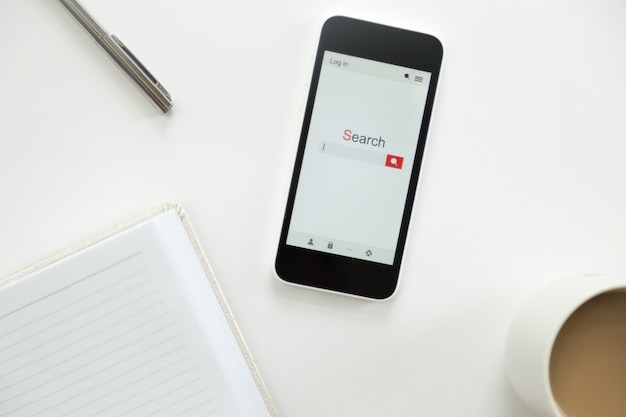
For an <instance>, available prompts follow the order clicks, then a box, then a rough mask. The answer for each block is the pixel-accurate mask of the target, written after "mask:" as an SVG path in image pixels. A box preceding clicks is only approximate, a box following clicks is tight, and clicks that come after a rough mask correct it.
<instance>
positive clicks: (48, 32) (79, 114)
mask: <svg viewBox="0 0 626 417" xmlns="http://www.w3.org/2000/svg"><path fill="white" fill-rule="evenodd" d="M84 5H85V6H86V7H87V8H88V9H89V10H90V11H91V12H93V14H94V15H95V16H97V18H98V20H99V21H100V22H101V23H102V24H103V25H104V26H105V27H106V28H107V29H109V30H110V31H111V32H112V33H114V34H116V35H118V36H119V37H120V38H121V39H122V40H123V41H124V42H125V43H126V44H127V45H128V46H129V47H130V48H131V49H132V50H133V51H134V52H135V53H136V55H137V56H139V58H140V59H141V60H142V61H144V63H145V64H146V65H147V66H148V68H150V70H151V71H152V72H153V73H154V75H155V76H157V78H159V79H161V81H162V82H163V84H164V85H165V86H166V88H167V89H168V90H169V91H170V92H171V94H172V96H173V97H174V100H175V108H174V109H173V110H172V111H171V113H170V114H168V115H167V116H162V115H159V113H158V112H157V110H156V109H155V108H153V107H152V105H151V104H150V103H149V102H148V101H147V100H146V99H145V98H144V97H143V96H142V95H141V94H139V93H138V91H137V90H136V89H135V88H134V87H133V86H132V84H131V83H130V82H129V81H128V80H127V79H126V78H125V76H124V75H123V74H122V73H121V72H120V71H119V70H118V69H117V68H116V67H115V66H114V65H113V64H112V63H111V62H110V60H109V59H108V58H107V57H106V56H105V54H104V53H103V52H102V51H101V50H99V48H97V47H96V46H95V44H94V43H93V41H91V40H90V39H89V38H88V37H87V36H86V34H85V33H84V32H83V30H82V29H81V28H79V26H78V25H77V24H76V23H75V22H74V21H73V20H72V19H71V18H70V17H69V15H68V14H67V13H66V12H65V11H64V10H63V8H62V7H61V6H60V4H59V3H58V2H55V1H52V0H46V1H44V0H23V1H13V2H9V1H7V0H4V1H1V2H0V45H1V48H0V51H2V55H1V58H0V59H1V65H0V75H1V77H2V98H1V99H0V193H2V194H1V195H2V204H0V222H1V223H0V275H6V274H9V273H11V272H13V271H15V270H17V269H20V268H22V267H25V266H27V265H29V264H30V263H32V262H35V261H37V260H39V259H41V258H43V257H45V256H47V255H50V254H51V253H54V252H56V251H58V250H60V249H63V248H65V247H67V246H69V245H72V244H74V243H76V242H78V241H80V240H81V239H83V238H87V237H89V236H92V235H93V234H95V233H96V232H99V231H101V230H103V229H105V228H107V227H109V226H113V225H116V224H117V223H118V222H120V221H123V220H126V219H128V218H130V217H133V216H135V215H136V214H139V213H141V212H142V211H144V210H146V209H148V208H151V207H153V206H155V205H157V204H160V203H162V202H164V201H166V200H178V201H180V202H182V203H183V204H184V206H185V207H186V209H187V211H188V212H189V214H190V216H191V219H192V221H193V223H194V225H195V227H196V229H197V231H198V234H199V237H200V240H201V242H202V244H203V246H204V249H205V250H206V252H207V253H208V256H209V258H210V260H211V262H212V264H213V267H214V269H215V271H216V273H217V274H218V277H219V279H220V281H221V283H222V286H223V289H224V292H225V294H226V297H227V298H228V300H229V303H230V305H231V307H232V310H233V312H234V314H235V316H236V318H237V319H238V322H239V325H240V327H241V330H242V332H243V333H244V335H245V337H246V340H247V342H248V344H249V346H250V349H251V350H252V352H253V354H254V356H255V358H256V360H257V362H258V365H259V368H260V370H261V373H262V374H263V376H264V378H265V380H266V382H267V385H268V387H269V389H270V391H271V393H272V394H273V396H274V399H275V401H276V404H277V406H278V409H279V411H280V412H281V414H282V415H283V416H298V417H318V416H325V417H328V416H341V417H345V416H360V417H370V416H372V417H373V416H382V415H386V416H429V417H450V416H479V417H502V416H514V417H528V416H530V414H529V412H528V411H527V410H526V408H525V407H524V406H523V405H522V404H521V403H520V402H519V400H518V399H517V398H516V397H515V395H514V393H513V392H512V390H511V388H510V386H509V383H508V381H507V379H506V374H505V370H504V364H503V341H504V337H505V333H506V328H507V324H508V322H509V319H510V317H511V314H512V313H513V311H514V309H515V307H516V305H517V304H518V303H519V302H520V301H521V299H522V298H523V297H524V295H526V294H527V293H529V292H530V291H532V290H533V289H535V288H537V287H538V286H540V285H541V284H542V283H544V282H546V281H548V280H550V279H552V278H553V277H556V276H561V275H565V274H571V273H578V272H606V273H616V274H626V256H625V253H626V215H625V213H626V186H625V182H626V165H625V164H626V117H624V114H625V110H626V82H624V74H626V48H625V47H624V44H625V41H626V25H625V24H624V22H626V3H624V2H623V0H578V1H548V2H547V1H544V0H541V1H540V0H530V1H525V2H517V3H513V2H501V1H493V0H476V1H471V2H468V1H461V0H442V1H434V0H429V1H425V0H412V1H399V0H389V1H385V2H381V1H367V0H366V1H363V0H359V1H356V0H350V1H349V0H333V1H330V0H318V1H315V2H312V1H311V2H308V3H304V2H299V1H293V2H288V1H279V0H275V1H270V2H263V3H261V2H253V1H249V2H238V1H231V2H227V1H213V2H210V1H190V0H179V1H162V0H156V1H155V0H153V1H148V0H124V1H123V0H110V1H106V2H105V1H96V0H84ZM334 14H344V15H350V16H354V17H359V18H364V19H369V20H375V21H379V22H382V23H386V24H391V25H396V26H401V27H405V28H409V29H414V30H418V31H423V32H426V33H431V34H433V35H436V36H437V37H438V38H439V39H440V40H441V41H442V43H443V45H444V48H445V52H444V62H443V70H442V73H441V79H440V85H439V93H438V97H437V100H436V105H435V110H434V114H433V120H432V123H431V129H430V135H429V146H428V148H427V151H426V155H425V163H424V166H423V173H422V178H421V185H420V189H419V192H418V197H417V201H416V206H415V216H414V222H413V226H412V231H411V234H410V237H409V242H408V248H407V253H406V260H405V265H404V275H403V278H402V280H401V282H400V289H399V291H398V293H397V295H396V297H395V298H393V299H392V300H391V301H388V302H368V301H362V300H357V299H351V298H347V297H342V296H338V295H330V294H326V293H321V292H315V291H311V290H304V289H300V288H295V287H290V286H287V285H285V284H282V283H280V282H278V281H276V280H275V279H274V278H273V277H272V273H271V270H272V259H273V256H274V250H275V242H276V240H277V236H278V230H279V227H280V222H281V215H282V210H283V205H284V202H285V198H286V194H287V188H288V181H289V175H290V172H291V168H292V163H293V157H294V155H295V147H296V142H297V137H298V133H299V127H300V123H301V118H302V112H303V106H304V103H305V99H306V91H307V84H308V79H309V77H310V70H311V66H312V62H313V56H314V52H315V47H316V43H317V37H318V34H319V30H320V28H321V25H322V23H323V21H324V20H325V19H326V18H327V17H329V16H331V15H334Z"/></svg>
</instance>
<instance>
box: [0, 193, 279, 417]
mask: <svg viewBox="0 0 626 417" xmlns="http://www.w3.org/2000/svg"><path fill="white" fill-rule="evenodd" d="M277 415H278V414H277V411H276V409H275V407H274V405H273V402H272V400H271V398H270V396H269V394H268V391H267V389H266V387H265V385H264V383H263V381H262V379H261V377H260V375H259V372H258V370H257V367H256V366H255V363H254V361H253V359H252V356H251V355H250V353H249V351H248V348H247V347H246V345H245V342H244V340H243V338H242V336H241V334H240V332H239V330H238V328H237V325H236V323H235V321H234V319H233V316H232V314H231V312H230V310H229V308H228V305H227V304H226V301H225V299H224V297H223V295H222V292H221V290H220V288H219V285H218V282H217V280H216V277H215V275H214V274H213V272H212V270H211V267H210V265H209V263H208V262H207V259H206V257H205V256H204V254H203V252H202V250H201V248H200V246H199V244H198V240H197V238H196V235H195V234H194V232H193V229H192V227H191V224H190V223H189V220H188V216H187V215H186V214H185V212H184V210H183V209H182V207H181V206H180V205H177V204H169V205H165V206H162V207H159V208H158V209H155V210H153V211H151V212H150V213H147V214H145V215H144V216H141V218H139V219H136V220H135V221H132V222H129V223H127V224H125V225H121V226H119V227H117V228H115V229H113V230H110V231H108V232H106V233H104V234H102V235H100V236H97V237H95V238H93V239H92V240H90V241H88V242H84V243H82V244H80V245H78V246H77V247H75V248H72V249H69V250H67V251H65V252H63V253H61V254H58V255H56V256H54V257H53V258H50V259H47V260H45V261H43V262H41V263H39V264H36V265H33V266H31V267H30V268H28V269H26V270H25V271H22V272H20V273H17V274H14V275H12V276H9V277H6V278H4V279H2V280H0V417H27V416H28V417H36V416H42V417H55V416H64V417H72V416H76V417H78V416H80V417H90V416H92V417H96V416H107V417H109V416H115V417H122V416H132V417H142V416H150V417H175V416H176V417H177V416H185V417H207V416H211V417H235V416H236V417H239V416H246V417H247V416H255V417H256V416H272V417H274V416H277Z"/></svg>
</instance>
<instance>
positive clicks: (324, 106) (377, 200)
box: [286, 50, 431, 265]
mask: <svg viewBox="0 0 626 417" xmlns="http://www.w3.org/2000/svg"><path fill="white" fill-rule="evenodd" d="M430 82H431V73H429V72H426V71H420V70H416V69H413V68H405V67H402V66H398V65H394V64H389V63H384V62H379V61H374V60H370V59H364V58H360V57H356V56H351V55H346V54H341V53H337V52H333V51H329V50H325V51H324V54H323V62H322V65H321V70H320V76H319V82H318V85H317V91H316V96H315V101H314V104H313V110H312V114H311V121H310V125H309V129H308V135H307V140H306V145H305V149H304V156H303V160H302V166H301V171H300V176H299V181H298V185H297V189H296V193H295V199H294V205H293V211H292V216H291V221H290V223H289V227H288V231H287V239H286V244H287V245H290V246H295V247H299V248H304V249H309V250H314V251H319V252H326V253H332V254H336V255H341V256H345V257H349V258H356V259H361V260H365V261H371V262H376V263H380V264H385V265H392V264H393V263H394V258H395V254H396V249H397V246H398V239H399V235H400V229H401V224H402V219H403V215H404V213H405V206H406V204H407V193H408V189H409V183H410V181H411V174H412V170H413V166H414V163H415V156H416V150H417V146H418V140H419V137H420V128H421V126H422V118H423V116H424V109H425V106H426V99H427V96H428V90H429V85H430Z"/></svg>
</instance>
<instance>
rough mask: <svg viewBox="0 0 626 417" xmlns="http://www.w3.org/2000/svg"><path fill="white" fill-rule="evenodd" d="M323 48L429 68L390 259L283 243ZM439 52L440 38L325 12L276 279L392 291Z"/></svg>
mask: <svg viewBox="0 0 626 417" xmlns="http://www.w3.org/2000/svg"><path fill="white" fill-rule="evenodd" d="M327 50H328V51H332V52H337V53H342V54H346V55H352V56H356V57H360V58H365V59H371V60H375V61H380V62H385V63H389V64H394V65H400V66H403V67H408V68H414V69H418V70H422V71H428V72H430V73H431V82H430V85H429V89H428V95H427V99H426V106H425V109H424V117H423V119H422V125H421V128H420V134H419V138H418V145H417V149H416V153H415V162H414V165H413V169H412V172H411V180H410V183H409V187H408V191H407V198H406V203H405V207H404V212H403V215H402V222H401V226H400V233H399V236H398V242H397V246H396V252H395V256H394V261H393V264H392V265H385V264H380V263H376V262H370V261H365V260H360V259H356V258H350V257H345V256H340V255H337V254H332V253H326V252H319V251H315V250H310V249H304V248H300V247H295V246H289V245H287V244H286V239H287V232H288V229H289V224H290V222H291V215H292V210H293V206H294V201H295V195H296V191H297V186H298V181H299V177H300V171H301V167H302V161H303V157H304V149H305V146H306V141H307V137H308V130H309V126H310V123H311V116H312V112H313V104H314V101H315V96H316V93H317V86H318V83H319V77H320V73H321V67H322V59H323V56H324V52H325V51H327ZM412 51H414V52H412ZM442 57H443V47H442V45H441V42H439V40H438V39H437V38H435V37H434V36H431V35H427V34H423V33H419V32H413V31H408V30H404V29H400V28H395V27H391V26H385V25H380V24H377V23H371V22H366V21H363V20H358V19H353V18H348V17H344V16H334V17H331V18H329V19H328V20H327V21H326V22H325V23H324V26H323V27H322V31H321V35H320V40H319V44H318V48H317V53H316V58H315V65H314V69H313V75H312V77H311V85H310V88H309V94H308V98H307V105H306V108H305V115H304V120H303V123H302V130H301V133H300V140H299V144H298V150H297V154H296V161H295V165H294V169H293V176H292V180H291V184H290V190H289V195H288V199H287V206H286V209H285V216H284V219H283V225H282V230H281V236H280V241H279V245H278V251H277V255H276V262H275V265H274V266H275V271H276V274H277V276H278V277H279V278H280V279H282V280H284V281H286V282H289V283H292V284H297V285H304V286H308V287H313V288H318V289H323V290H328V291H333V292H339V293H345V294H350V295H354V296H359V297H366V298H372V299H385V298H389V297H391V296H392V295H393V294H394V292H395V290H396V288H397V284H398V279H399V274H400V267H401V263H402V257H403V254H404V249H405V244H406V237H407V234H408V229H409V223H410V219H411V213H412V211H413V204H414V200H415V194H416V191H417V183H418V178H419V173H420V169H421V165H422V157H423V154H424V149H425V145H426V136H427V133H428V126H429V124H430V118H431V113H432V108H433V104H434V97H435V92H436V88H437V82H438V79H439V72H440V67H441V61H442Z"/></svg>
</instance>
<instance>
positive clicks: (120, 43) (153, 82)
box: [111, 35, 172, 100]
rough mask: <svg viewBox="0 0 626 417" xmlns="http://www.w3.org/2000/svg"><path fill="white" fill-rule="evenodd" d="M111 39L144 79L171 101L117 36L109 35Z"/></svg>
mask: <svg viewBox="0 0 626 417" xmlns="http://www.w3.org/2000/svg"><path fill="white" fill-rule="evenodd" d="M111 39H113V41H114V42H115V43H116V44H117V46H119V47H120V49H121V50H122V51H123V52H124V53H125V54H126V56H127V57H128V58H129V59H130V60H131V61H132V62H133V63H134V64H135V65H136V66H137V68H139V70H140V71H141V72H143V73H144V74H145V75H146V77H148V79H149V80H150V81H151V82H152V84H154V86H155V87H156V88H158V89H159V90H160V91H161V92H162V93H163V94H165V96H166V97H167V98H168V100H171V99H172V98H171V97H170V94H169V93H168V92H167V90H166V89H165V88H163V86H162V85H161V83H159V81H158V80H157V79H156V78H154V75H152V74H151V73H150V71H148V69H147V68H146V67H144V65H143V64H142V63H141V61H139V60H138V59H137V57H136V56H135V55H134V54H133V53H132V52H131V51H130V49H128V48H127V47H126V45H124V43H122V41H121V40H120V39H119V38H118V37H117V36H115V35H111Z"/></svg>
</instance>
